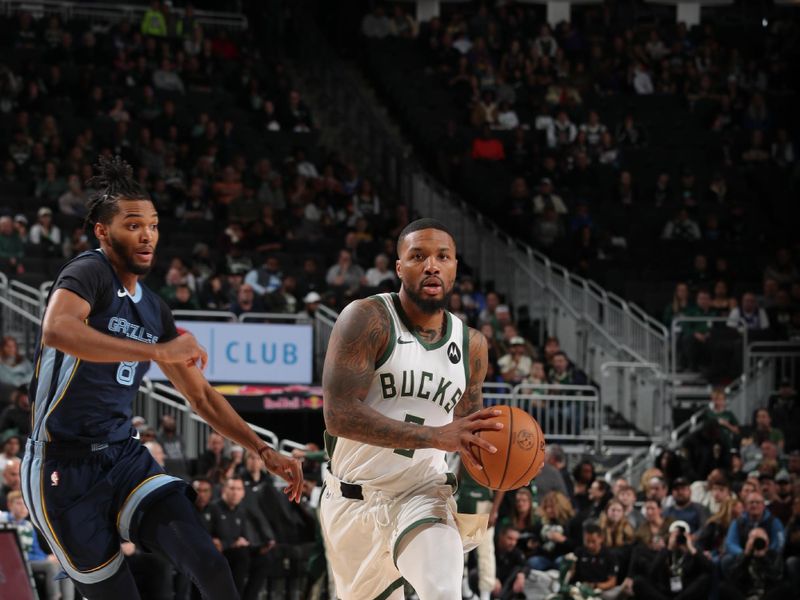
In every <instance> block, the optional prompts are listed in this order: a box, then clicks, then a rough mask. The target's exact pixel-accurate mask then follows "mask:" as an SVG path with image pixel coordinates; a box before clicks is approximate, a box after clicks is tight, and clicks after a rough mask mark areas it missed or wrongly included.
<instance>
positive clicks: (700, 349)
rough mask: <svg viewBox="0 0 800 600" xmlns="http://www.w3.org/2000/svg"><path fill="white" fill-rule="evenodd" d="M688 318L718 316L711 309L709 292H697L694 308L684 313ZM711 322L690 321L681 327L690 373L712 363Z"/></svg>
mask: <svg viewBox="0 0 800 600" xmlns="http://www.w3.org/2000/svg"><path fill="white" fill-rule="evenodd" d="M684 314H685V315H686V316H687V317H708V318H709V319H710V318H712V317H714V316H716V315H715V314H714V311H713V309H712V308H711V294H709V293H708V290H700V291H698V292H697V297H696V302H695V305H694V306H690V307H689V308H687V309H686V311H685V313H684ZM712 326H713V323H712V322H711V321H688V322H686V323H683V324H682V325H681V339H680V342H681V349H682V350H683V356H684V359H685V361H686V366H687V367H688V368H689V370H690V371H697V370H698V369H703V368H705V367H708V365H709V364H710V363H711V352H710V348H709V343H708V341H709V339H710V338H711V327H712Z"/></svg>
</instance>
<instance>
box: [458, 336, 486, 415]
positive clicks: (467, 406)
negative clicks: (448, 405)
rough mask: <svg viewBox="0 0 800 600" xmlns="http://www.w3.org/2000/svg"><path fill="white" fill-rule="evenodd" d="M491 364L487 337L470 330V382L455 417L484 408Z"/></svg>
mask: <svg viewBox="0 0 800 600" xmlns="http://www.w3.org/2000/svg"><path fill="white" fill-rule="evenodd" d="M488 362H489V347H488V344H487V342H486V336H484V335H483V334H482V333H481V332H480V331H477V330H475V329H472V328H470V330H469V382H467V391H466V393H465V394H464V395H463V396H462V398H461V401H460V402H459V403H458V405H457V406H456V409H455V416H457V417H465V416H467V415H470V414H472V413H474V412H478V411H479V410H480V409H482V408H483V380H484V379H485V378H486V366H487V364H488Z"/></svg>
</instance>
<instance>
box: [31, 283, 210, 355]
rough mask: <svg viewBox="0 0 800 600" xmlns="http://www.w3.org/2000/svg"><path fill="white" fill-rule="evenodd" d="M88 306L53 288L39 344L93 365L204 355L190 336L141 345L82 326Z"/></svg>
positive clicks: (76, 297)
mask: <svg viewBox="0 0 800 600" xmlns="http://www.w3.org/2000/svg"><path fill="white" fill-rule="evenodd" d="M91 309H92V307H91V306H90V305H89V303H88V302H87V301H86V300H84V299H83V298H81V297H80V296H79V295H78V294H76V293H75V292H73V291H70V290H68V289H65V288H60V289H57V290H56V291H55V292H53V296H52V297H51V298H50V301H49V302H48V303H47V312H45V315H44V320H43V321H42V343H44V345H45V346H50V347H51V348H55V349H56V350H60V351H61V352H65V353H66V354H70V355H72V356H74V357H76V358H80V359H81V360H85V361H87V362H96V363H110V362H120V361H124V360H135V361H144V360H156V361H158V362H159V364H161V363H162V362H166V363H173V362H187V361H188V362H194V361H200V362H201V363H202V366H205V360H206V355H205V352H204V351H203V350H202V348H201V347H200V346H199V345H198V344H197V341H196V340H195V339H194V336H192V335H182V336H179V337H177V338H176V339H174V340H171V341H169V342H166V343H164V344H143V343H141V342H136V341H133V340H128V339H123V338H119V337H115V336H113V335H108V334H105V333H101V332H100V331H97V330H96V329H94V328H93V327H90V326H89V325H87V323H86V319H88V318H89V314H90V313H91Z"/></svg>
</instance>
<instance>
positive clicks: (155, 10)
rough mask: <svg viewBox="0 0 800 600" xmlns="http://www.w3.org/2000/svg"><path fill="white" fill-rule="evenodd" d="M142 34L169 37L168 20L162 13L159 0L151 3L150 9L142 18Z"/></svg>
mask: <svg viewBox="0 0 800 600" xmlns="http://www.w3.org/2000/svg"><path fill="white" fill-rule="evenodd" d="M142 34H143V35H154V36H158V37H166V35H167V20H166V19H165V18H164V13H163V12H162V11H161V3H160V2H158V0H156V1H155V2H151V3H150V8H148V9H147V11H146V12H145V13H144V16H143V17H142Z"/></svg>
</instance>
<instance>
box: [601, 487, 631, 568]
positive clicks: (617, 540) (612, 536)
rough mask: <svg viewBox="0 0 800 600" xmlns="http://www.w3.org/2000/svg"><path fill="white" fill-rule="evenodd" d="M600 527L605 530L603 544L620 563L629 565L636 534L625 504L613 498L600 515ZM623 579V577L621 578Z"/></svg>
mask: <svg viewBox="0 0 800 600" xmlns="http://www.w3.org/2000/svg"><path fill="white" fill-rule="evenodd" d="M599 524H600V528H601V529H602V530H603V546H604V547H605V548H607V549H608V550H609V552H611V554H612V555H613V556H614V558H615V559H616V561H617V564H618V565H624V566H627V565H628V563H629V562H630V558H631V549H632V547H633V542H634V540H635V537H636V534H635V532H634V530H633V526H632V525H631V524H630V521H628V519H627V517H626V516H625V506H624V505H623V504H622V502H620V501H619V500H617V499H616V498H612V499H611V500H609V501H608V504H606V509H605V510H604V511H603V513H602V514H601V515H600V523H599ZM619 581H621V579H619Z"/></svg>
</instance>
